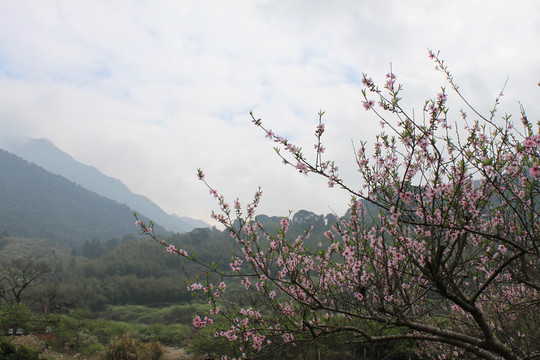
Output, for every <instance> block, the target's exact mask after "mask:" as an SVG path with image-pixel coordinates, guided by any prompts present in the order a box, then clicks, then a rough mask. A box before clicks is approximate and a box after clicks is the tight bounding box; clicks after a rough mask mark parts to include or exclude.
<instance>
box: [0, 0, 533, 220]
mask: <svg viewBox="0 0 540 360" xmlns="http://www.w3.org/2000/svg"><path fill="white" fill-rule="evenodd" d="M539 39H540V1H538V0H513V1H508V0H502V1H499V0H496V1H494V0H485V1H474V0H453V1H433V0H426V1H424V0H415V1H412V0H410V1H409V0H396V1H391V0H383V1H381V0H377V1H367V0H359V1H352V0H351V1H340V0H333V1H314V0H309V1H308V0H305V1H299V0H283V1H235V0H228V1H222V0H221V1H172V0H171V1H110V0H103V1H99V0H90V1H68V0H66V1H48V0H43V1H37V0H36V1H24V0H17V1H11V0H0V132H1V135H4V136H25V137H32V138H47V139H49V140H51V141H52V142H54V143H55V144H56V145H57V146H58V147H59V148H60V149H62V150H63V151H65V152H67V153H69V154H71V155H72V156H73V157H74V158H75V159H76V160H78V161H80V162H82V163H84V164H88V165H93V166H95V167H96V168H98V169H99V170H100V171H101V172H103V173H104V174H106V175H109V176H112V177H114V178H117V179H120V180H121V181H122V182H123V183H124V184H126V185H127V186H128V187H129V188H130V189H131V190H132V191H133V192H135V193H138V194H142V195H144V196H146V197H148V198H150V199H151V200H153V201H154V202H156V203H157V204H158V205H159V206H160V207H162V208H163V209H164V210H165V211H167V212H170V213H176V214H178V215H181V216H190V217H193V218H199V219H202V220H204V221H206V222H208V223H210V224H213V223H212V220H211V219H210V217H209V215H210V212H211V210H212V209H217V207H216V204H215V202H214V199H213V198H211V197H210V195H209V194H208V191H207V189H206V188H205V187H204V186H203V184H202V183H201V182H200V181H198V180H197V178H196V170H197V168H199V167H201V168H203V169H204V170H205V172H206V175H207V180H208V181H209V182H210V183H211V184H212V185H213V186H215V187H216V188H217V189H218V190H219V191H220V192H222V193H223V194H224V195H225V196H226V197H227V199H228V200H229V201H230V202H231V203H232V201H233V200H234V199H235V198H236V197H239V198H240V200H241V202H242V203H243V204H245V203H246V202H247V201H249V200H250V199H251V197H252V194H253V193H254V192H255V191H256V190H257V188H258V186H261V187H262V190H263V199H262V203H261V207H260V212H262V213H266V214H269V215H286V214H287V213H288V210H293V211H297V210H300V209H309V210H312V211H314V212H317V213H329V212H331V211H332V210H334V211H336V212H337V213H339V214H342V213H343V212H344V211H345V210H346V208H347V201H348V200H347V199H348V196H346V194H343V193H342V192H341V191H340V190H338V189H328V188H327V186H326V185H325V182H324V181H322V179H316V178H315V177H313V176H310V177H305V176H303V175H300V174H298V173H297V172H296V171H295V170H294V169H292V168H290V167H285V166H283V165H282V164H281V161H280V160H279V159H278V158H277V156H276V155H275V154H274V151H273V149H272V147H273V145H274V144H273V143H272V142H271V141H269V140H268V139H266V138H265V136H264V135H265V134H264V133H262V132H261V131H260V130H259V129H257V128H256V127H255V126H253V125H252V124H251V122H250V116H249V112H250V111H253V112H254V113H255V115H256V116H257V117H258V118H261V119H262V120H263V123H264V124H265V125H266V126H267V127H268V128H271V129H272V130H273V131H274V132H276V133H278V134H282V135H284V136H286V137H288V138H289V139H291V140H292V141H293V142H294V143H296V144H298V145H299V146H302V147H303V148H304V149H305V151H304V152H305V153H309V152H310V151H312V150H313V144H314V142H315V139H314V136H313V133H314V130H315V126H316V125H317V112H318V111H319V110H320V109H322V110H325V111H326V115H325V118H324V122H325V123H326V129H327V132H326V133H325V138H326V140H325V147H326V149H327V150H326V153H325V157H326V159H335V160H336V161H337V163H338V164H339V166H340V168H342V169H343V174H342V175H343V177H344V178H345V179H346V180H348V181H349V182H350V183H352V184H353V187H360V182H359V179H358V177H357V176H356V174H355V172H354V167H353V160H354V156H353V151H352V147H351V140H353V141H354V142H358V141H359V140H362V139H363V140H368V141H371V140H373V138H374V135H375V134H376V133H377V131H378V124H379V121H378V120H377V119H376V118H374V116H373V115H370V114H369V113H368V112H366V111H365V110H364V109H363V108H362V103H361V99H362V98H361V89H362V84H361V77H362V73H368V74H369V75H370V76H371V77H373V79H374V80H375V81H376V82H379V83H381V85H382V83H383V82H384V77H385V74H386V73H387V72H388V71H389V69H390V63H391V64H392V69H393V71H394V73H396V74H397V76H398V81H399V82H402V83H404V86H405V92H404V93H403V96H404V97H405V99H406V107H407V108H408V109H411V110H412V109H415V111H416V112H421V110H422V106H423V102H424V99H426V98H427V97H430V96H434V95H436V94H437V92H439V89H440V86H442V85H445V83H444V77H443V75H442V74H441V73H437V72H436V71H434V65H433V63H432V61H431V60H430V59H429V58H428V56H427V48H431V49H434V50H440V51H441V56H442V57H443V58H444V59H446V61H447V64H448V65H449V66H450V67H451V69H452V70H453V72H454V75H455V79H456V81H457V82H458V83H459V84H460V85H461V88H462V90H463V92H464V94H465V95H466V96H468V97H469V98H470V99H471V102H473V103H474V104H477V105H478V108H479V110H480V111H483V112H487V111H488V109H489V108H490V107H491V106H492V104H493V101H494V99H495V97H496V96H497V94H498V93H499V92H500V90H501V88H502V86H503V84H504V82H505V80H506V78H507V77H508V79H509V80H508V85H507V87H506V89H505V97H504V98H503V106H502V110H501V111H502V112H504V111H508V112H510V113H515V114H517V113H518V111H519V104H518V101H521V102H522V103H523V105H524V106H525V108H526V109H527V111H528V114H529V117H530V119H531V120H535V121H536V120H538V119H539V117H540V87H539V86H538V85H537V83H538V82H539V81H540V45H539V44H540V40H539ZM452 96H453V94H451V95H450V97H452ZM457 110H458V109H456V112H457ZM0 171H2V170H1V169H0Z"/></svg>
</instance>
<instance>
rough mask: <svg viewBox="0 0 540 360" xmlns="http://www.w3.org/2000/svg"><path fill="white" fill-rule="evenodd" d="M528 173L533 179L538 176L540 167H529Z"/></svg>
mask: <svg viewBox="0 0 540 360" xmlns="http://www.w3.org/2000/svg"><path fill="white" fill-rule="evenodd" d="M529 173H530V174H531V176H533V177H539V176H540V166H538V165H533V166H531V168H530V169H529Z"/></svg>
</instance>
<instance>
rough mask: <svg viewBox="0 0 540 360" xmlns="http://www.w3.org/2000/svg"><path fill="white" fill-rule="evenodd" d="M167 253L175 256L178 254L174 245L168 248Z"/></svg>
mask: <svg viewBox="0 0 540 360" xmlns="http://www.w3.org/2000/svg"><path fill="white" fill-rule="evenodd" d="M167 252H168V253H169V254H174V253H175V252H176V247H175V246H174V245H173V244H171V245H169V247H168V248H167Z"/></svg>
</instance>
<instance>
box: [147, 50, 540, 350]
mask: <svg viewBox="0 0 540 360" xmlns="http://www.w3.org/2000/svg"><path fill="white" fill-rule="evenodd" d="M430 57H431V58H432V59H433V60H434V61H435V63H436V67H437V69H438V70H440V71H442V72H443V74H444V75H445V76H446V79H447V81H448V82H449V85H450V87H451V88H452V89H453V90H454V92H455V94H457V98H458V99H459V100H462V101H463V104H464V106H466V107H468V110H467V111H470V112H472V116H468V115H467V114H466V113H465V111H463V110H461V111H460V112H459V118H457V119H455V120H453V121H452V122H450V118H449V115H450V114H451V113H450V112H449V108H448V107H447V97H448V94H447V93H446V91H445V89H444V88H442V90H441V92H440V93H439V94H438V95H437V96H436V97H435V98H433V99H430V100H428V101H426V103H425V105H424V108H423V111H422V113H421V114H422V115H421V116H418V115H416V116H415V115H414V114H413V115H410V114H409V113H407V112H406V111H405V110H404V109H403V108H402V107H401V105H400V104H401V103H400V100H401V99H400V91H401V89H402V86H401V85H398V84H396V76H395V74H394V73H392V72H390V73H389V74H387V79H386V83H385V85H384V87H383V88H379V87H377V86H376V85H375V83H374V82H373V81H372V80H371V79H370V78H368V77H367V76H364V79H363V83H364V85H365V88H364V90H363V91H362V93H363V96H364V101H363V105H364V108H365V109H366V110H368V111H371V112H372V113H373V114H374V115H375V116H376V117H377V118H378V120H379V121H380V122H381V124H382V125H383V126H384V129H383V132H381V133H380V134H379V135H378V136H377V137H376V139H375V142H374V144H373V150H371V151H370V150H368V149H367V142H361V143H360V144H359V146H358V150H357V151H356V168H357V170H358V172H359V174H360V177H361V179H362V181H363V186H362V188H360V189H358V188H356V187H355V186H352V185H349V184H347V183H345V182H344V181H343V180H342V179H341V178H340V176H339V169H338V166H337V164H336V163H335V162H334V161H324V160H323V155H324V146H323V142H322V135H323V133H324V131H325V127H324V124H323V123H322V116H323V113H322V112H321V113H320V114H319V115H320V117H319V124H318V125H317V127H316V131H315V137H316V142H315V150H316V154H315V155H316V156H315V159H316V160H315V161H313V162H311V161H309V160H308V159H307V157H306V156H305V155H304V153H303V151H302V149H301V148H300V147H298V146H296V145H295V144H293V143H291V142H290V141H289V140H287V139H286V138H284V137H281V136H279V135H276V134H274V133H273V132H272V131H271V130H268V129H267V128H265V127H264V126H263V124H262V121H261V120H260V119H256V118H253V122H254V124H255V125H256V126H258V127H259V128H261V129H262V130H263V131H264V132H265V133H266V135H267V137H269V138H270V139H272V140H273V141H274V142H275V143H277V144H278V145H279V146H281V147H282V148H283V149H285V151H284V152H283V151H282V150H283V149H280V148H279V147H276V152H277V154H278V155H279V156H280V157H281V158H282V160H283V161H284V162H285V164H288V165H291V166H293V167H294V168H295V169H296V170H297V171H300V172H301V173H303V174H306V175H307V174H316V175H318V176H322V177H325V178H326V179H327V180H328V185H329V186H330V187H338V188H341V189H342V190H344V191H347V192H348V193H350V194H351V202H350V213H349V216H347V217H345V218H342V219H337V221H336V223H335V225H334V226H333V229H332V230H329V231H327V232H326V240H325V241H324V243H323V242H321V243H319V244H318V246H315V247H309V246H306V239H307V238H308V237H309V235H310V230H309V229H308V230H307V231H306V233H305V234H304V235H303V236H299V237H297V238H294V239H291V238H289V237H288V229H289V223H290V222H289V219H288V218H284V219H282V221H281V228H280V229H279V230H278V231H277V233H269V232H267V231H265V229H264V226H263V225H262V224H261V223H260V222H258V221H257V219H256V217H255V209H256V207H257V205H258V203H259V200H260V197H261V192H260V191H259V192H257V193H256V195H255V198H254V200H253V202H252V203H250V204H248V205H247V211H246V212H245V213H244V212H243V211H242V208H241V205H240V203H239V202H238V201H236V202H235V203H234V206H232V207H231V206H230V205H229V204H228V203H227V202H226V201H225V199H224V197H223V196H221V195H220V194H219V193H218V192H217V191H216V190H215V189H214V188H213V187H211V186H210V185H208V183H207V182H206V180H205V176H204V173H203V172H202V170H199V178H200V179H201V180H202V181H204V182H205V184H206V185H207V186H208V187H209V188H210V190H211V193H212V194H214V196H215V197H216V199H217V200H218V202H219V204H220V207H221V213H219V214H213V217H214V218H215V219H216V220H217V221H218V222H220V223H221V224H223V225H224V226H225V227H226V228H227V229H228V230H229V231H230V233H231V235H232V237H233V238H234V239H235V240H236V241H237V243H238V245H239V246H240V248H241V254H239V255H238V256H237V257H235V258H233V259H232V261H231V264H230V266H231V268H232V272H231V271H225V270H220V269H217V268H215V267H213V266H208V267H207V269H208V273H211V272H216V273H218V274H219V275H221V276H222V278H224V279H226V278H229V277H231V276H232V277H233V278H234V277H236V278H239V282H240V283H241V285H242V286H243V287H245V289H246V291H251V292H254V293H256V294H258V299H259V301H258V304H257V305H254V304H250V305H248V304H243V303H242V302H240V303H236V304H235V303H232V302H228V301H227V298H226V297H223V294H224V293H226V289H227V284H226V283H225V282H221V283H219V284H218V283H213V282H212V278H211V277H208V278H207V280H206V281H202V282H196V283H193V284H192V285H191V286H190V288H191V289H192V290H194V291H197V292H199V293H200V294H201V295H203V296H204V297H205V298H206V300H207V301H209V303H210V304H212V305H213V307H212V310H211V311H210V313H208V314H206V315H201V316H197V317H196V318H195V319H194V322H193V324H194V325H195V326H197V327H205V326H213V325H214V324H215V323H214V318H215V317H223V318H225V319H227V320H228V325H227V327H225V328H217V329H216V330H215V331H216V335H217V336H222V337H225V338H227V339H228V340H230V341H231V342H232V343H233V344H236V345H237V346H236V347H235V349H236V350H237V351H238V353H237V354H236V355H237V356H240V357H241V358H252V357H257V356H260V355H262V354H264V353H265V352H268V351H272V349H275V348H276V347H279V346H287V345H292V344H301V343H312V342H314V341H317V340H319V339H326V338H328V337H336V336H350V337H352V338H353V341H356V342H371V343H385V342H388V341H408V340H411V341H415V342H416V343H417V344H421V346H419V349H422V351H421V352H423V353H426V354H427V355H428V357H429V358H436V357H439V358H447V359H451V358H462V357H463V356H466V355H465V354H469V355H472V356H475V357H477V358H482V359H491V360H495V359H532V358H537V357H540V306H539V305H540V296H539V295H540V294H539V290H540V281H539V280H540V257H539V255H540V131H539V130H540V129H539V128H540V122H539V123H538V127H536V128H535V126H533V124H532V123H531V122H530V121H529V120H528V118H527V116H526V114H525V111H524V110H523V109H521V118H520V121H519V124H514V123H513V122H512V121H511V117H510V116H509V115H504V116H502V118H500V119H498V118H496V117H495V112H496V110H497V105H498V104H499V99H500V96H499V97H498V98H497V99H496V101H495V106H494V108H493V110H492V111H491V112H490V113H489V115H485V116H484V115H482V114H481V113H480V112H478V111H477V110H475V109H474V108H473V107H472V106H470V104H469V103H468V102H467V100H465V98H464V97H463V96H462V93H461V92H460V90H459V89H458V87H457V86H456V85H455V83H454V79H453V77H452V75H451V73H450V72H449V71H448V68H447V67H446V65H445V63H444V62H443V61H442V60H441V59H440V58H439V57H438V54H435V53H433V52H430ZM501 95H502V92H501ZM376 101H377V102H378V105H379V106H378V107H376ZM456 115H457V114H456ZM140 226H141V227H142V232H145V233H147V234H149V235H150V236H153V237H154V238H155V235H154V234H153V232H152V231H151V230H149V229H148V228H147V226H146V225H145V224H144V223H140ZM155 239H156V238H155ZM156 240H158V239H156ZM158 241H159V240H158ZM160 243H161V244H162V245H164V246H168V250H169V251H170V252H173V253H177V254H179V255H181V256H184V257H187V258H190V259H192V260H193V261H198V260H197V258H195V257H191V256H190V255H189V254H187V252H186V251H185V250H183V249H177V248H176V247H175V246H174V245H169V244H166V243H165V242H163V241H160ZM268 314H271V315H268ZM216 323H217V322H216ZM231 354H232V353H231Z"/></svg>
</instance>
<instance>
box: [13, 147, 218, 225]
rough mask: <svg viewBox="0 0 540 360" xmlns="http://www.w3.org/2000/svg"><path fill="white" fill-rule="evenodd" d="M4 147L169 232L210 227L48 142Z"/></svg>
mask: <svg viewBox="0 0 540 360" xmlns="http://www.w3.org/2000/svg"><path fill="white" fill-rule="evenodd" d="M4 147H5V148H7V150H8V151H10V152H12V153H14V154H16V155H18V156H20V157H22V158H23V159H26V160H28V161H30V162H33V163H35V164H37V165H39V166H41V167H43V168H44V169H45V170H47V171H49V172H51V173H53V174H57V175H61V176H63V177H65V178H66V179H68V180H71V181H73V182H74V183H76V184H79V185H81V186H82V187H84V188H86V189H88V190H91V191H94V192H95V193H97V194H99V195H101V196H104V197H106V198H109V199H112V200H115V201H117V202H119V203H121V204H126V205H127V206H129V207H130V208H131V209H133V210H135V211H137V212H139V213H142V214H144V215H146V216H148V217H149V218H150V219H152V220H154V221H155V222H156V223H157V224H160V225H162V226H163V227H165V228H166V229H168V230H170V231H173V232H187V231H191V230H192V229H194V228H198V227H209V225H208V224H206V223H204V222H203V221H201V220H196V219H191V218H188V217H179V216H177V215H174V214H167V213H166V212H165V211H163V210H162V209H161V208H160V207H159V206H157V205H156V204H155V203H153V202H152V201H150V200H149V199H148V198H146V197H144V196H142V195H138V194H134V193H132V192H131V191H130V190H129V188H128V187H127V186H125V185H124V184H123V183H122V182H120V181H119V180H117V179H114V178H111V177H109V176H106V175H104V174H102V173H101V172H100V171H99V170H98V169H96V168H95V167H93V166H88V165H84V164H81V163H79V162H77V161H76V160H75V159H73V158H72V157H71V156H70V155H68V154H67V153H65V152H63V151H62V150H60V149H58V148H57V147H56V146H55V145H54V144H53V143H52V142H50V141H49V140H46V139H27V140H25V141H19V142H18V143H16V142H13V141H12V142H11V143H7V142H6V141H4Z"/></svg>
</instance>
